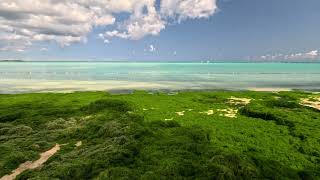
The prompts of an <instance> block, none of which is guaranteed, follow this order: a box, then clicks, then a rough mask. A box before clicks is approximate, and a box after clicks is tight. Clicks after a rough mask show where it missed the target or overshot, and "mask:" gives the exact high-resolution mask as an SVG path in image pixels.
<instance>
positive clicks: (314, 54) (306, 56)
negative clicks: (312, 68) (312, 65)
mask: <svg viewBox="0 0 320 180" xmlns="http://www.w3.org/2000/svg"><path fill="white" fill-rule="evenodd" d="M317 58H319V51H318V50H313V51H309V52H299V53H293V54H274V55H270V54H268V55H263V56H260V59H262V60H292V61H294V60H299V61H300V60H314V59H317Z"/></svg>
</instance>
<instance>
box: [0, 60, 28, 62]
mask: <svg viewBox="0 0 320 180" xmlns="http://www.w3.org/2000/svg"><path fill="white" fill-rule="evenodd" d="M0 62H25V61H23V60H7V59H6V60H0Z"/></svg>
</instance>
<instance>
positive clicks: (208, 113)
mask: <svg viewBox="0 0 320 180" xmlns="http://www.w3.org/2000/svg"><path fill="white" fill-rule="evenodd" d="M199 113H200V114H207V115H208V116H210V115H212V114H213V110H212V109H209V110H208V111H204V112H199Z"/></svg>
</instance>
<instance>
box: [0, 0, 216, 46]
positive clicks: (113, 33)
mask: <svg viewBox="0 0 320 180" xmlns="http://www.w3.org/2000/svg"><path fill="white" fill-rule="evenodd" d="M216 10H217V6H216V0H160V7H159V8H156V0H1V1H0V50H16V51H18V50H19V51H21V50H25V49H26V48H28V47H30V46H31V45H32V44H33V43H36V42H39V41H54V42H57V43H58V44H60V46H69V45H71V44H72V43H77V42H86V41H87V35H88V34H89V33H90V32H92V30H93V29H94V28H95V27H97V26H110V25H114V24H116V26H112V27H113V28H111V30H110V31H107V32H105V33H102V34H101V35H99V37H100V38H101V39H103V41H104V42H105V43H108V42H109V39H110V38H115V37H117V38H123V39H130V40H138V39H141V38H143V37H145V36H149V35H151V36H155V35H158V34H159V33H160V32H161V31H162V30H163V29H165V27H166V25H167V24H168V22H169V21H172V20H174V21H175V20H176V19H178V20H179V21H181V20H185V19H187V18H191V19H196V18H207V17H209V16H211V15H212V14H213V13H214V12H215V11H216ZM120 13H127V14H129V17H128V18H127V19H124V20H118V21H117V16H118V14H120ZM110 27H111V26H110Z"/></svg>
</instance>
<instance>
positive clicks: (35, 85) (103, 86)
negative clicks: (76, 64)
mask: <svg viewBox="0 0 320 180" xmlns="http://www.w3.org/2000/svg"><path fill="white" fill-rule="evenodd" d="M0 84H1V85H3V86H4V87H7V89H8V90H11V91H19V92H33V91H36V92H62V93H70V92H74V91H109V90H118V89H121V90H127V89H128V90H132V89H135V90H155V89H156V90H158V89H179V86H177V83H172V82H163V83H154V82H134V81H116V80H108V81H106V80H94V81H83V80H30V79H9V80H6V79H0ZM176 94H177V93H176Z"/></svg>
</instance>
